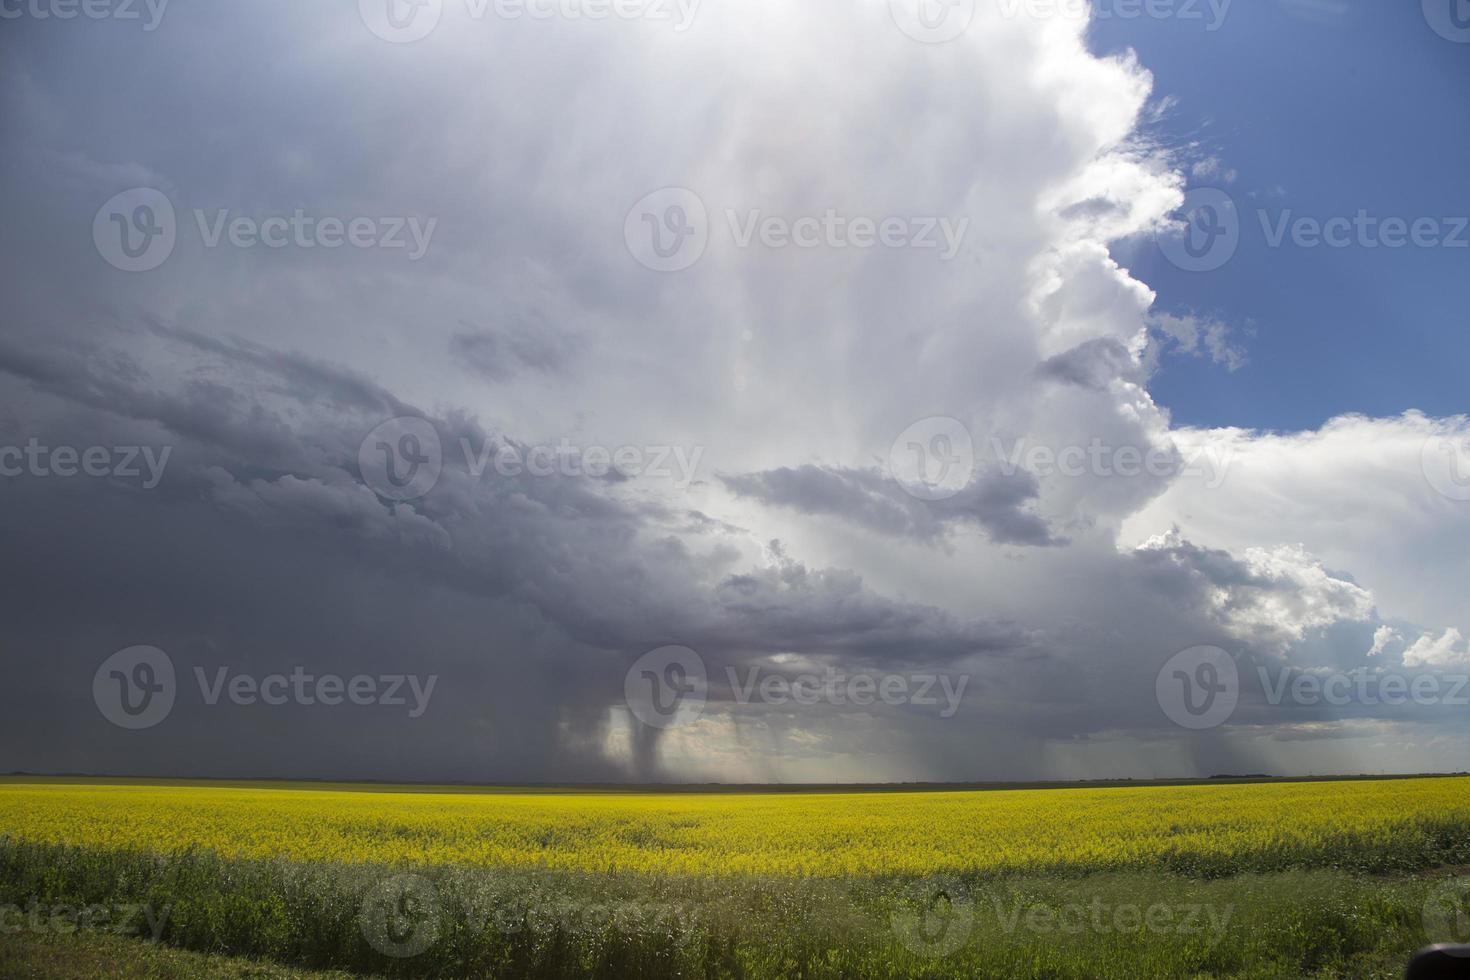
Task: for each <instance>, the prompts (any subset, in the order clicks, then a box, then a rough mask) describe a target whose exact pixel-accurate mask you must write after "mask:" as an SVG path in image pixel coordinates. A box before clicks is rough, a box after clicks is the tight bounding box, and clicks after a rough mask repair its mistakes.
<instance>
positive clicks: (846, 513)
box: [720, 464, 1061, 546]
mask: <svg viewBox="0 0 1470 980" xmlns="http://www.w3.org/2000/svg"><path fill="white" fill-rule="evenodd" d="M720 479H721V480H722V481H723V482H724V483H725V485H726V486H728V487H729V488H730V489H731V490H733V491H734V492H735V493H736V494H738V495H739V496H742V497H750V498H753V499H756V500H760V501H761V502H763V503H766V504H770V505H772V506H776V507H788V508H791V509H792V510H795V511H797V512H799V513H802V514H808V515H812V516H822V517H833V518H836V519H838V520H843V521H847V522H849V523H851V524H855V525H857V526H859V527H863V528H866V529H868V530H871V531H877V532H879V533H881V534H889V535H895V536H899V537H910V538H917V539H919V540H923V541H935V540H938V539H940V538H942V537H943V536H944V535H946V534H948V533H949V532H950V531H952V530H954V529H955V528H956V527H959V526H962V525H967V524H968V525H978V526H979V527H981V528H983V529H984V530H985V531H986V533H987V534H988V535H989V536H990V538H991V540H993V541H995V542H997V543H1000V544H1026V545H1035V546H1048V545H1056V544H1059V543H1061V542H1059V541H1057V540H1056V539H1055V538H1053V537H1052V534H1051V531H1050V529H1049V528H1048V527H1047V526H1046V522H1045V521H1043V520H1042V519H1041V518H1040V517H1038V516H1036V515H1035V514H1033V513H1030V512H1029V511H1028V510H1026V506H1027V505H1028V504H1029V503H1031V502H1032V501H1034V500H1035V499H1036V496H1037V492H1038V486H1037V482H1036V478H1035V477H1034V476H1032V475H1031V474H1029V473H1025V472H1023V471H1018V472H1016V473H1013V474H1009V475H1007V474H1004V473H1000V472H993V473H983V474H981V475H979V476H978V477H976V478H975V479H974V480H973V481H972V482H971V483H970V485H969V486H967V487H965V488H964V489H963V490H961V491H960V492H959V493H958V494H956V495H955V496H953V497H951V498H948V499H946V500H937V501H927V500H920V499H919V498H917V497H915V496H913V495H912V494H910V493H908V492H907V491H905V490H904V488H903V487H902V486H901V485H900V484H899V483H898V482H897V481H896V480H894V479H893V478H892V477H890V476H888V475H887V474H885V473H884V472H883V471H882V470H879V469H847V468H840V467H823V466H815V465H811V464H808V465H806V466H801V467H797V468H795V469H792V468H788V467H781V468H779V469H774V470H767V471H765V472H761V473H743V474H733V475H722V476H721V477H720Z"/></svg>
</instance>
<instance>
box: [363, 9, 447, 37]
mask: <svg viewBox="0 0 1470 980" xmlns="http://www.w3.org/2000/svg"><path fill="white" fill-rule="evenodd" d="M357 12H358V13H359V14H360V15H361V16H362V22H363V23H364V24H366V25H367V29H368V30H370V31H372V32H373V33H374V34H376V35H377V36H378V37H380V38H382V39H383V40H384V41H390V42H392V43H394V44H411V43H412V42H414V41H422V40H423V39H424V38H426V37H428V36H429V35H430V34H432V33H434V28H436V27H438V26H439V18H441V17H442V16H444V0H357Z"/></svg>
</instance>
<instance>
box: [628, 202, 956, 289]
mask: <svg viewBox="0 0 1470 980" xmlns="http://www.w3.org/2000/svg"><path fill="white" fill-rule="evenodd" d="M723 215H724V219H725V220H724V224H725V228H726V232H727V235H728V241H729V243H730V245H732V246H733V247H735V248H738V249H750V248H757V247H759V248H764V249H770V250H780V249H796V250H798V251H813V250H817V249H826V250H835V251H843V250H848V249H856V250H859V251H862V250H868V249H876V248H882V249H891V250H899V249H904V250H915V251H927V252H934V253H936V255H937V257H938V258H939V260H940V261H942V262H948V261H950V260H952V259H954V258H955V256H957V255H958V254H959V252H960V249H961V247H962V246H963V244H964V241H965V236H966V234H967V233H968V231H969V228H970V219H969V218H968V217H962V216H955V217H942V216H938V215H929V216H912V215H881V216H879V215H863V214H850V213H844V212H841V211H838V210H837V209H835V208H827V209H825V210H823V211H822V212H820V213H810V214H796V215H791V214H771V213H769V212H767V211H765V210H763V209H761V208H747V209H744V210H740V209H736V208H726V209H725V210H724V212H723ZM711 237H712V228H711V223H710V220H709V211H708V209H707V208H706V207H705V203H704V200H703V198H701V197H700V196H699V195H698V194H696V193H695V192H694V191H692V190H689V189H688V188H685V187H665V188H663V189H661V190H657V191H654V192H653V193H652V194H648V195H646V196H645V197H643V198H642V199H641V200H639V201H638V202H637V203H636V204H634V205H633V207H632V208H631V209H630V210H629V211H628V215H627V218H626V219H625V221H624V223H623V241H624V243H625V244H626V245H627V247H628V252H629V253H630V254H631V255H632V256H633V258H634V259H635V260H637V262H638V263H639V264H640V265H642V266H644V267H645V268H648V269H652V270H653V271H655V272H680V271H682V270H684V269H688V268H689V267H690V266H692V265H694V264H695V263H696V262H698V261H699V260H700V259H701V258H702V257H703V256H704V253H705V251H706V249H707V248H708V247H709V244H710V239H711Z"/></svg>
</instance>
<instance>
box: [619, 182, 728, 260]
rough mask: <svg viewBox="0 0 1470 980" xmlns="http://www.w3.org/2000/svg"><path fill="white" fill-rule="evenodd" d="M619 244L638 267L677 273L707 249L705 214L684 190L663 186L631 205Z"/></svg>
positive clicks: (701, 203) (695, 196) (697, 200)
mask: <svg viewBox="0 0 1470 980" xmlns="http://www.w3.org/2000/svg"><path fill="white" fill-rule="evenodd" d="M623 241H624V242H625V243H626V244H627V246H628V252H629V253H630V254H631V255H632V256H633V258H635V259H637V260H638V264H639V265H642V266H644V267H645V268H649V269H652V270H653V271H654V272H681V271H683V270H684V269H687V268H689V267H690V266H692V265H693V264H694V263H696V262H698V261H699V260H700V258H701V257H703V255H704V250H705V249H706V248H707V247H708V246H709V213H708V212H707V211H706V210H705V207H704V201H703V200H701V199H700V197H699V195H698V194H696V193H694V192H693V191H691V190H689V189H688V188H686V187H665V188H663V189H662V190H657V191H654V192H653V193H652V194H649V195H647V196H645V197H643V198H642V199H641V200H639V201H638V203H637V204H634V205H633V208H632V210H630V211H629V212H628V217H627V219H626V220H625V221H624V222H623Z"/></svg>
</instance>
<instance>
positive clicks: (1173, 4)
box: [999, 0, 1235, 33]
mask: <svg viewBox="0 0 1470 980" xmlns="http://www.w3.org/2000/svg"><path fill="white" fill-rule="evenodd" d="M1234 2H1235V0H999V5H1000V15H1001V16H1002V17H1004V18H1006V19H1008V20H1010V19H1015V18H1017V17H1031V18H1034V19H1038V20H1047V19H1057V18H1066V19H1068V20H1084V21H1086V20H1093V21H1109V20H1177V21H1183V22H1186V23H1188V22H1191V21H1198V22H1200V23H1201V24H1203V25H1204V29H1205V30H1206V31H1209V32H1211V33H1213V32H1214V31H1218V30H1219V29H1220V28H1221V27H1223V26H1225V19H1226V18H1227V17H1229V16H1230V7H1231V5H1232V4H1233V3H1234Z"/></svg>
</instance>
